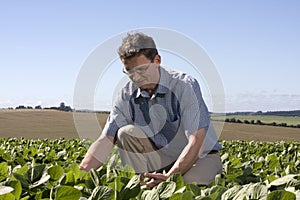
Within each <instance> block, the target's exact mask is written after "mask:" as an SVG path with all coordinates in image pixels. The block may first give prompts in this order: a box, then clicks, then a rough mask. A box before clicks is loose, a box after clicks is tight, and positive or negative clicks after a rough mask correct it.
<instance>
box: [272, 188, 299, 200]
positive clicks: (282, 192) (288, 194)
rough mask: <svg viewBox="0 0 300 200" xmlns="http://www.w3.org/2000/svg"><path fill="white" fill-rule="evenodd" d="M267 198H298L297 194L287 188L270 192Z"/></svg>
mask: <svg viewBox="0 0 300 200" xmlns="http://www.w3.org/2000/svg"><path fill="white" fill-rule="evenodd" d="M267 200H296V195H295V194H294V193H292V192H288V191H285V190H276V191H273V192H271V193H269V194H268V196H267Z"/></svg>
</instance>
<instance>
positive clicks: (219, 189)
mask: <svg viewBox="0 0 300 200" xmlns="http://www.w3.org/2000/svg"><path fill="white" fill-rule="evenodd" d="M226 190H227V188H225V187H223V186H219V185H216V186H213V187H212V188H211V189H210V192H209V196H208V197H210V198H211V199H221V196H222V194H223V193H224V192H225V191H226Z"/></svg>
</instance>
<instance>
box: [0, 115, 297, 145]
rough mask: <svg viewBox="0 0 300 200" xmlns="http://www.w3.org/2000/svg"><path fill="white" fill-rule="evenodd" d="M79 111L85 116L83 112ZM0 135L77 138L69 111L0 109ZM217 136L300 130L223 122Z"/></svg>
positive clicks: (272, 137)
mask: <svg viewBox="0 0 300 200" xmlns="http://www.w3.org/2000/svg"><path fill="white" fill-rule="evenodd" d="M79 114H81V115H86V113H79ZM107 116H108V115H107V114H99V113H97V118H98V121H99V124H100V125H101V126H102V127H104V124H105V122H106V119H107ZM83 119H84V118H83ZM213 119H214V118H213ZM213 123H214V124H215V125H216V126H217V127H219V126H221V123H220V122H218V121H213ZM0 137H3V138H6V137H17V138H20V137H24V138H31V139H46V138H47V139H57V138H66V139H75V138H78V134H77V132H76V128H75V125H74V120H73V114H72V113H71V112H60V111H53V110H13V111H12V110H0ZM220 139H222V140H223V139H225V140H256V141H281V140H284V141H300V129H297V128H286V127H272V126H259V125H252V124H234V123H225V125H224V127H223V129H222V134H221V136H220Z"/></svg>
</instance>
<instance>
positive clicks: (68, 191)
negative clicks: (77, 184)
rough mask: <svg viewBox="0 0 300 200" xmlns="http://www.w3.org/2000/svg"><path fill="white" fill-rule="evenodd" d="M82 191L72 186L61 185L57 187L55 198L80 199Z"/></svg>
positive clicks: (62, 199)
mask: <svg viewBox="0 0 300 200" xmlns="http://www.w3.org/2000/svg"><path fill="white" fill-rule="evenodd" d="M80 197H81V192H80V191H79V190H77V189H75V188H73V187H71V186H59V187H58V188H57V189H56V193H55V200H78V199H79V198H80Z"/></svg>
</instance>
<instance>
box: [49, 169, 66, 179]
mask: <svg viewBox="0 0 300 200" xmlns="http://www.w3.org/2000/svg"><path fill="white" fill-rule="evenodd" d="M48 174H49V175H50V178H51V180H54V181H57V180H59V179H60V178H61V177H62V175H63V174H64V169H63V168H62V167H61V166H58V165H54V166H52V167H50V168H49V169H48Z"/></svg>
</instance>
